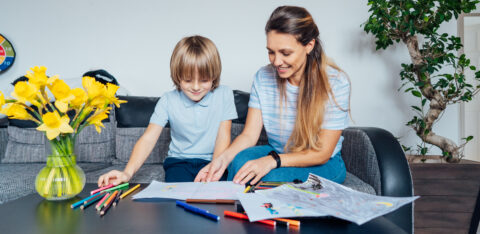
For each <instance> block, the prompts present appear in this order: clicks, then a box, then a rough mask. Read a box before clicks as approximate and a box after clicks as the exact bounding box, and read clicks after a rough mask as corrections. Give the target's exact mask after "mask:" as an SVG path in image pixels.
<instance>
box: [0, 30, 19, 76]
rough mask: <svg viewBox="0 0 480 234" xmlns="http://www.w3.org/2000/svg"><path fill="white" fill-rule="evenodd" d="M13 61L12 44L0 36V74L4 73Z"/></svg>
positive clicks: (13, 51)
mask: <svg viewBox="0 0 480 234" xmlns="http://www.w3.org/2000/svg"><path fill="white" fill-rule="evenodd" d="M13 61H15V50H14V49H13V46H12V43H10V42H9V41H8V40H7V38H5V37H4V36H3V35H2V34H0V73H2V72H4V71H6V70H7V69H8V68H10V67H11V66H12V65H13Z"/></svg>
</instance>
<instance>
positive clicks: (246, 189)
mask: <svg viewBox="0 0 480 234" xmlns="http://www.w3.org/2000/svg"><path fill="white" fill-rule="evenodd" d="M251 187H252V186H251V185H249V186H247V187H246V188H245V190H243V193H247V192H248V191H250V188H251Z"/></svg>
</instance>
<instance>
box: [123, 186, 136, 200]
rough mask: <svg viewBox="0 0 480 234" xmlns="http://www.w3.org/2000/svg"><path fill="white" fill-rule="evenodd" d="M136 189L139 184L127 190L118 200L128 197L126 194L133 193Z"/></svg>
mask: <svg viewBox="0 0 480 234" xmlns="http://www.w3.org/2000/svg"><path fill="white" fill-rule="evenodd" d="M138 187H140V184H137V185H135V187H133V188H131V189H129V190H128V191H126V192H124V193H123V194H122V196H120V199H123V198H124V197H126V196H128V194H130V193H132V192H133V191H135V189H137V188H138Z"/></svg>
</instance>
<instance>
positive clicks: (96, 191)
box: [90, 184, 113, 195]
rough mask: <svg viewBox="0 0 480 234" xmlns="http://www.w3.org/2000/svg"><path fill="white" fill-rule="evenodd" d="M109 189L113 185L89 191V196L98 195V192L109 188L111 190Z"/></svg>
mask: <svg viewBox="0 0 480 234" xmlns="http://www.w3.org/2000/svg"><path fill="white" fill-rule="evenodd" d="M111 187H113V184H109V185H107V186H103V187H101V188H98V189H95V190H93V191H91V192H90V194H91V195H93V194H95V193H98V192H100V191H102V190H105V189H109V188H111Z"/></svg>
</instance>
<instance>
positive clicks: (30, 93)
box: [12, 81, 40, 106]
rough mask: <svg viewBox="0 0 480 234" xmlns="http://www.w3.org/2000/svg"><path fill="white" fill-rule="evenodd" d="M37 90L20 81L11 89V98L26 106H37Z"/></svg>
mask: <svg viewBox="0 0 480 234" xmlns="http://www.w3.org/2000/svg"><path fill="white" fill-rule="evenodd" d="M37 94H38V88H37V87H36V86H35V85H32V84H30V83H28V82H26V81H20V82H17V83H16V84H15V87H14V88H13V92H12V96H13V97H14V98H16V99H17V100H18V101H19V102H21V103H24V104H26V103H27V102H30V103H32V104H33V105H36V106H39V105H40V103H39V102H38V101H37Z"/></svg>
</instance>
